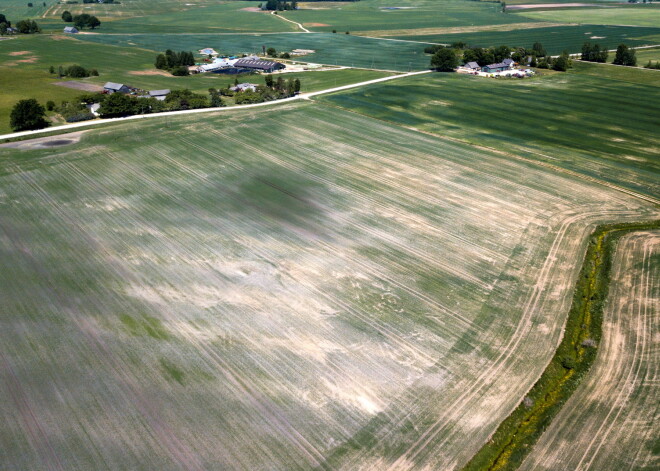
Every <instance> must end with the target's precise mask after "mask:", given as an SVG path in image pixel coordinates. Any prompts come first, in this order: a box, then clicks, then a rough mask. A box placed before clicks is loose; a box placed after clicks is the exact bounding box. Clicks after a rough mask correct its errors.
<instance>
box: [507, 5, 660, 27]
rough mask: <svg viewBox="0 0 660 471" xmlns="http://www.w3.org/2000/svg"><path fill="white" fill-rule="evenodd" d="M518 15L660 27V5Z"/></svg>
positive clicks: (555, 19)
mask: <svg viewBox="0 0 660 471" xmlns="http://www.w3.org/2000/svg"><path fill="white" fill-rule="evenodd" d="M516 15H520V16H524V17H525V18H529V19H533V20H540V21H566V22H570V23H584V24H590V25H629V26H648V27H656V28H657V27H658V25H660V7H658V6H656V5H651V4H649V5H640V6H639V7H634V8H629V7H626V8H584V9H583V8H580V9H575V8H570V9H566V10H561V9H550V10H544V11H524V12H523V13H516Z"/></svg>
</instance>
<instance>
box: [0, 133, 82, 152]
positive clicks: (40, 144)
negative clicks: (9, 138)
mask: <svg viewBox="0 0 660 471" xmlns="http://www.w3.org/2000/svg"><path fill="white" fill-rule="evenodd" d="M84 132H85V131H78V132H72V133H70V134H65V135H61V134H60V135H57V136H48V137H38V138H36V139H28V140H25V141H17V142H8V143H6V144H0V148H3V147H4V148H10V149H23V150H29V149H48V148H51V147H61V146H68V145H70V144H75V143H77V142H80V138H81V137H82V135H83V133H84Z"/></svg>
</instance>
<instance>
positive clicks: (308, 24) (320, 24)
mask: <svg viewBox="0 0 660 471" xmlns="http://www.w3.org/2000/svg"><path fill="white" fill-rule="evenodd" d="M303 26H311V27H314V26H330V25H326V24H325V23H303Z"/></svg>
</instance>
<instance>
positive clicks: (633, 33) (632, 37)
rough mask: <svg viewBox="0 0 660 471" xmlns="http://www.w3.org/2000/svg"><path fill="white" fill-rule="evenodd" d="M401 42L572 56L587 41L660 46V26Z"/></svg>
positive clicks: (452, 36)
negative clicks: (537, 48) (535, 47)
mask: <svg viewBox="0 0 660 471" xmlns="http://www.w3.org/2000/svg"><path fill="white" fill-rule="evenodd" d="M400 39H411V40H415V41H424V42H434V43H454V42H458V41H463V42H465V43H468V44H469V45H470V46H477V47H492V46H500V45H502V44H505V45H507V46H511V47H518V46H522V47H532V44H534V43H535V42H536V41H540V42H541V43H542V44H543V46H544V47H545V48H546V50H547V51H548V53H549V54H560V53H561V52H562V51H563V50H568V51H569V52H571V53H575V52H580V50H581V48H582V45H583V44H584V43H585V42H586V41H591V42H595V43H598V44H601V45H602V46H605V47H607V48H608V49H616V47H617V46H618V45H619V44H621V43H625V44H628V45H629V46H645V45H652V44H660V25H658V27H656V28H651V27H634V26H601V25H581V26H553V27H549V28H532V29H520V30H513V31H483V32H476V33H452V34H434V35H425V36H400Z"/></svg>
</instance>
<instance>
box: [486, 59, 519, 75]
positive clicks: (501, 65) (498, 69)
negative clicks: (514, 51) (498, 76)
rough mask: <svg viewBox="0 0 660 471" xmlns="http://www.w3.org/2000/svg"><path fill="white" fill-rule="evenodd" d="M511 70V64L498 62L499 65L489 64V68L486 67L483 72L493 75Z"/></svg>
mask: <svg viewBox="0 0 660 471" xmlns="http://www.w3.org/2000/svg"><path fill="white" fill-rule="evenodd" d="M505 60H506V59H505ZM509 60H511V59H509ZM511 63H513V61H511ZM510 68H511V65H510V64H508V63H504V62H498V63H497V64H488V65H487V66H484V67H483V68H482V69H481V70H482V71H483V72H486V73H489V74H492V73H493V72H503V71H505V70H509V69H510Z"/></svg>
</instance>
